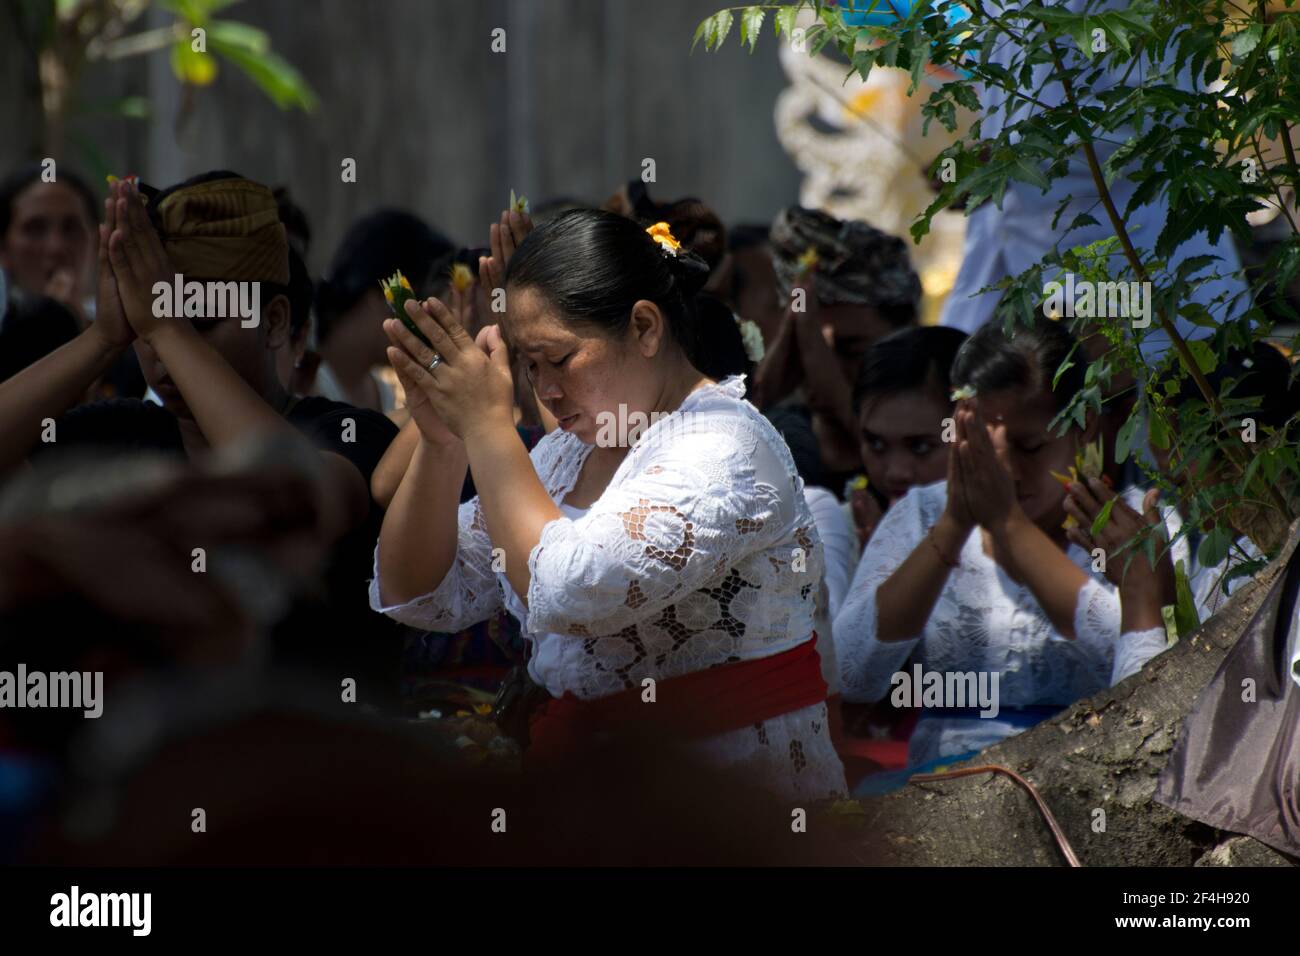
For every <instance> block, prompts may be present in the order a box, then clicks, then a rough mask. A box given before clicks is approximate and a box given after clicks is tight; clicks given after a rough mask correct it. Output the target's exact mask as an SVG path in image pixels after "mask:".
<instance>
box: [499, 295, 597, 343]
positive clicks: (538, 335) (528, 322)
mask: <svg viewBox="0 0 1300 956" xmlns="http://www.w3.org/2000/svg"><path fill="white" fill-rule="evenodd" d="M506 294H507V296H508V297H509V303H510V304H509V308H508V309H507V311H506V317H505V321H504V322H502V323H501V331H502V335H503V336H504V337H505V340H506V342H507V343H508V344H509V345H510V346H511V348H515V349H518V350H520V351H522V352H537V351H541V350H543V349H546V348H549V347H554V346H559V345H568V344H571V343H573V341H574V340H576V339H577V338H579V336H578V335H577V334H576V333H575V332H574V331H573V330H572V329H570V328H569V327H568V326H567V325H565V324H564V322H562V321H561V320H560V317H559V313H558V312H557V311H556V310H555V309H554V308H553V307H552V306H551V304H550V303H549V302H547V301H546V299H545V298H544V297H543V296H542V295H541V294H539V293H538V292H537V291H536V290H534V289H520V290H517V291H516V290H507V293H506Z"/></svg>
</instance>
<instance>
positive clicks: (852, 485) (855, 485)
mask: <svg viewBox="0 0 1300 956" xmlns="http://www.w3.org/2000/svg"><path fill="white" fill-rule="evenodd" d="M849 490H850V491H866V490H867V476H866V475H858V477H856V478H854V479H853V480H852V481H850V482H849Z"/></svg>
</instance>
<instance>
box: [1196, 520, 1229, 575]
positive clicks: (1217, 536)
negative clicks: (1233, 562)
mask: <svg viewBox="0 0 1300 956" xmlns="http://www.w3.org/2000/svg"><path fill="white" fill-rule="evenodd" d="M1231 547H1232V535H1231V534H1229V533H1228V531H1227V529H1226V528H1224V526H1223V523H1222V522H1220V523H1219V524H1216V525H1215V526H1214V527H1213V528H1212V529H1211V530H1210V533H1209V534H1207V535H1206V536H1205V537H1203V538H1202V539H1201V546H1200V547H1199V548H1197V549H1196V560H1197V561H1198V562H1199V563H1200V565H1201V567H1203V568H1212V567H1214V566H1215V565H1216V564H1218V563H1219V562H1221V561H1222V560H1223V559H1224V558H1226V557H1227V556H1228V549H1229V548H1231Z"/></svg>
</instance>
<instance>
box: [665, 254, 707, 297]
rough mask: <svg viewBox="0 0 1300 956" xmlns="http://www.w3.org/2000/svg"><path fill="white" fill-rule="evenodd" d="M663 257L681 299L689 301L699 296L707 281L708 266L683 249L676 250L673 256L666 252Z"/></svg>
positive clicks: (698, 257)
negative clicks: (666, 261)
mask: <svg viewBox="0 0 1300 956" xmlns="http://www.w3.org/2000/svg"><path fill="white" fill-rule="evenodd" d="M663 255H664V257H665V258H666V259H667V260H668V267H669V268H670V269H671V270H672V273H673V281H674V282H675V283H677V289H678V291H679V292H680V293H681V294H682V298H683V299H687V300H689V299H691V298H693V297H695V296H697V295H699V293H700V290H701V289H703V288H704V286H705V285H706V284H707V283H708V281H709V273H710V271H711V270H710V269H709V264H708V263H707V262H705V261H704V259H703V258H701V257H700V256H697V255H696V254H695V253H693V252H691V251H689V250H688V249H686V248H685V247H683V248H681V249H678V250H677V255H675V256H674V255H672V254H670V253H667V252H665V253H664V254H663Z"/></svg>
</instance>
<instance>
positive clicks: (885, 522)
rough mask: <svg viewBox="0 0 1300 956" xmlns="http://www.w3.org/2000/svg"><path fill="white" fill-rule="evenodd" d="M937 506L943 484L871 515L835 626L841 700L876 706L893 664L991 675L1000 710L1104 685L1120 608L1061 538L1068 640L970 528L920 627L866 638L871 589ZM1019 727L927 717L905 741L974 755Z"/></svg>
mask: <svg viewBox="0 0 1300 956" xmlns="http://www.w3.org/2000/svg"><path fill="white" fill-rule="evenodd" d="M946 502H947V482H943V481H940V482H936V483H935V484H932V485H923V486H919V487H916V488H913V489H912V490H911V491H909V492H908V493H907V495H905V496H904V497H903V498H902V499H901V500H899V501H898V502H896V503H895V504H894V506H893V507H892V508H890V509H889V510H888V511H887V512H886V513H885V516H884V518H882V519H881V522H880V524H879V526H878V527H877V528H876V531H875V533H874V534H873V535H872V536H871V540H870V541H869V542H867V546H866V548H865V549H864V550H863V553H862V559H861V561H859V563H858V568H857V571H856V573H855V574H854V577H853V584H852V586H851V587H850V589H849V594H848V596H847V597H846V598H845V601H844V604H843V606H842V607H841V608H840V613H839V614H838V615H837V616H836V618H835V622H834V636H835V649H836V655H837V656H838V658H839V662H840V683H841V687H842V688H843V694H844V698H845V699H846V700H856V701H878V700H881V699H884V698H885V697H887V696H888V695H889V694H890V692H891V690H892V689H893V688H892V686H891V682H890V681H891V677H892V676H893V675H894V674H895V673H896V672H899V671H902V670H903V668H904V665H906V664H908V663H909V660H910V661H911V665H912V666H915V665H916V664H920V665H921V667H922V670H923V672H928V671H938V672H944V673H964V672H974V673H976V674H979V673H981V672H986V673H992V672H997V673H998V674H999V675H1000V677H999V688H998V691H999V694H998V703H999V706H1000V708H1001V709H1003V710H1005V709H1006V708H1016V707H1029V706H1041V705H1060V706H1064V705H1067V704H1070V703H1072V702H1074V701H1076V700H1078V699H1079V698H1081V697H1085V696H1088V695H1090V694H1094V693H1096V692H1097V691H1099V690H1101V689H1103V688H1105V687H1107V686H1109V685H1110V682H1111V676H1112V668H1113V665H1114V660H1115V649H1116V643H1117V640H1118V638H1119V636H1120V608H1119V599H1118V594H1117V593H1116V591H1115V589H1114V587H1113V586H1112V585H1111V584H1110V583H1109V582H1107V581H1106V580H1105V578H1104V577H1102V576H1101V575H1100V574H1097V573H1096V572H1094V571H1093V570H1092V559H1091V556H1090V555H1088V554H1087V553H1086V552H1084V551H1083V549H1081V548H1079V547H1077V546H1075V545H1073V544H1072V545H1070V547H1069V550H1068V552H1067V554H1068V556H1069V558H1070V560H1071V561H1073V562H1074V564H1075V565H1076V566H1077V567H1079V569H1080V570H1082V571H1083V572H1084V573H1085V574H1086V575H1087V576H1088V581H1087V583H1086V584H1085V585H1084V586H1083V588H1082V589H1081V590H1080V592H1079V602H1078V606H1077V610H1076V611H1075V617H1074V626H1075V635H1076V636H1075V639H1074V640H1070V639H1068V638H1066V637H1064V636H1063V635H1061V634H1059V633H1058V632H1057V631H1056V630H1055V628H1054V627H1053V626H1052V624H1051V621H1050V620H1049V619H1048V617H1047V615H1046V614H1045V613H1044V612H1043V610H1042V609H1041V608H1040V607H1039V605H1038V601H1037V600H1036V599H1035V598H1034V596H1033V593H1032V592H1031V591H1030V590H1029V589H1028V588H1027V587H1026V586H1024V585H1022V584H1018V583H1016V582H1015V581H1013V580H1012V579H1011V578H1010V577H1009V576H1008V575H1007V573H1006V572H1005V571H1004V570H1003V569H1002V568H1001V567H1000V566H999V565H998V564H997V563H996V562H995V561H994V560H993V559H992V558H991V557H989V556H988V555H987V554H985V553H984V547H983V543H982V540H981V535H979V534H978V533H974V534H971V535H970V537H969V538H967V539H966V544H965V546H964V547H963V548H962V551H961V556H960V567H957V568H954V569H953V570H952V572H951V574H949V576H948V580H947V583H946V584H945V585H944V588H943V591H942V592H941V593H940V595H939V599H938V601H937V602H936V603H935V607H934V611H933V612H932V613H931V615H930V619H929V620H928V621H927V622H926V625H925V628H924V630H923V631H922V632H921V633H919V634H917V635H915V636H913V637H912V638H910V639H908V640H904V641H896V642H889V643H885V642H882V641H878V640H877V639H876V589H877V588H878V587H880V585H881V584H882V583H883V582H884V581H885V580H886V579H888V578H889V576H890V575H892V574H893V573H894V571H896V570H897V569H898V567H899V565H901V564H902V563H903V561H904V560H905V559H906V558H907V556H908V555H909V554H911V553H912V551H913V550H914V549H915V548H916V547H917V545H919V544H920V543H921V540H922V538H924V537H925V535H926V534H927V533H928V532H929V530H930V528H931V527H933V525H934V524H935V522H936V521H938V520H939V516H940V515H941V514H942V513H943V510H944V506H945V504H946ZM1022 729H1024V727H1023V724H1021V725H1017V724H1016V723H1014V722H1013V721H1009V720H1005V719H1002V718H1001V717H989V718H981V717H968V716H963V715H946V716H943V715H940V716H928V717H927V719H925V720H922V721H921V722H920V723H919V724H918V725H917V729H916V731H915V733H914V734H913V736H912V740H911V743H910V745H909V760H910V761H911V762H913V763H922V762H925V761H927V760H932V759H934V758H937V757H944V756H952V755H953V754H957V753H963V752H965V751H969V750H978V749H982V748H983V747H986V746H988V745H989V744H992V743H995V742H997V741H998V740H1001V739H1003V738H1005V737H1008V736H1011V735H1012V734H1014V733H1018V732H1019V731H1020V730H1022Z"/></svg>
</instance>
